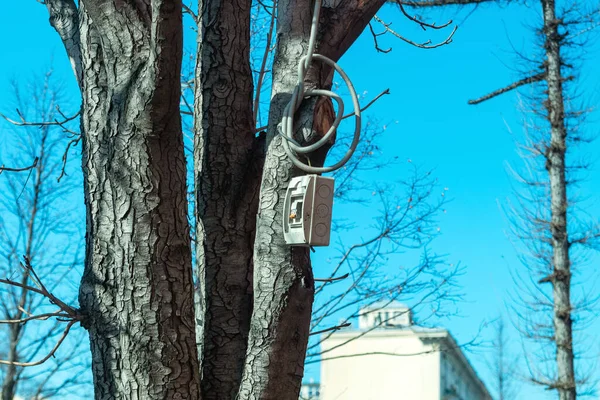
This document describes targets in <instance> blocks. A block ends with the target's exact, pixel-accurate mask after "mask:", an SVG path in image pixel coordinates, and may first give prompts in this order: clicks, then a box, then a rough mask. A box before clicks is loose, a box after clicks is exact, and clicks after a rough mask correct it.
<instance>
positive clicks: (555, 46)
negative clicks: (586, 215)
mask: <svg viewBox="0 0 600 400" xmlns="http://www.w3.org/2000/svg"><path fill="white" fill-rule="evenodd" d="M542 10H543V17H544V27H543V32H544V35H545V37H546V42H545V44H544V49H545V51H546V63H545V67H546V82H547V84H548V98H547V101H546V102H545V107H546V110H547V112H548V115H547V118H548V121H549V122H550V146H549V147H548V149H547V155H546V159H547V163H546V169H547V170H548V175H549V177H550V204H551V221H550V233H551V235H552V252H553V254H552V261H553V263H552V264H553V268H554V269H553V273H552V275H551V277H550V279H549V281H550V282H551V283H552V286H553V297H554V318H553V319H554V336H555V337H554V340H555V342H556V363H557V373H558V377H557V383H556V389H557V391H558V394H559V398H560V400H574V399H575V398H576V396H577V391H576V385H575V368H574V358H573V332H572V320H571V311H572V306H571V261H570V258H569V247H570V246H569V236H568V234H567V207H568V203H567V183H566V179H565V170H566V167H565V153H566V149H567V145H566V138H567V129H566V126H565V109H564V98H563V88H562V83H563V76H562V73H561V67H562V60H561V55H560V48H561V40H562V38H561V36H560V34H559V32H558V26H559V23H560V21H559V20H558V19H557V18H556V10H555V3H554V0H542Z"/></svg>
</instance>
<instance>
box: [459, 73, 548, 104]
mask: <svg viewBox="0 0 600 400" xmlns="http://www.w3.org/2000/svg"><path fill="white" fill-rule="evenodd" d="M545 77H546V73H545V72H541V73H539V74H536V75H533V76H528V77H527V78H523V79H521V80H518V81H516V82H515V83H512V84H510V85H508V86H506V87H503V88H502V89H498V90H495V91H493V92H492V93H490V94H486V95H485V96H482V97H480V98H478V99H474V100H469V104H479V103H482V102H484V101H486V100H489V99H491V98H494V97H496V96H500V95H501V94H504V93H506V92H510V91H511V90H514V89H516V88H518V87H521V86H524V85H529V84H530V83H535V82H539V81H543V80H544V79H545Z"/></svg>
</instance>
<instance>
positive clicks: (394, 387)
mask: <svg viewBox="0 0 600 400" xmlns="http://www.w3.org/2000/svg"><path fill="white" fill-rule="evenodd" d="M321 347H322V352H323V354H322V359H323V361H322V362H321V383H320V388H317V387H316V386H315V384H310V385H305V387H304V388H303V390H304V391H305V394H306V395H309V393H310V397H309V396H307V397H306V398H309V399H311V400H317V399H318V400H391V399H402V400H491V396H490V394H489V392H488V391H487V389H486V388H485V386H484V384H483V383H482V382H481V380H480V379H479V378H478V376H477V374H476V373H475V371H474V370H473V367H471V365H470V364H469V362H468V360H467V359H466V358H465V356H464V355H463V353H462V351H461V349H460V347H459V346H458V345H457V343H456V341H455V340H454V339H453V338H452V336H451V335H450V334H449V333H448V331H446V330H444V329H425V328H419V327H417V326H413V325H412V321H411V315H410V310H409V309H408V308H407V307H406V306H404V305H403V304H401V303H398V302H380V303H376V304H373V305H371V306H369V307H365V308H363V309H361V312H360V316H359V326H358V329H352V330H344V331H339V332H335V333H326V334H324V340H323V342H322V345H321ZM317 396H318V397H317Z"/></svg>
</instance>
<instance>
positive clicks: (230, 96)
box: [49, 0, 385, 400]
mask: <svg viewBox="0 0 600 400" xmlns="http://www.w3.org/2000/svg"><path fill="white" fill-rule="evenodd" d="M49 1H50V2H51V3H53V4H54V5H58V6H57V7H50V6H49V10H50V11H51V12H52V10H54V11H55V12H63V13H64V15H65V16H70V18H75V17H76V14H74V13H72V12H70V11H72V10H73V7H71V3H72V2H71V1H70V0H49ZM67 3H68V4H67ZM310 3H311V2H306V1H303V0H302V1H301V0H281V1H280V2H279V9H278V16H279V17H278V45H277V52H276V56H275V62H274V71H273V76H274V78H273V93H272V101H271V112H270V117H269V121H270V124H269V130H268V136H267V143H265V142H264V138H263V137H262V136H260V135H259V136H257V137H256V136H255V134H254V127H253V126H252V94H253V88H252V74H251V70H250V67H249V48H250V38H249V20H250V5H251V3H250V1H249V0H236V1H235V2H233V4H232V3H231V2H225V1H219V0H212V1H210V0H206V1H200V2H199V6H200V7H199V14H200V15H199V32H200V43H199V46H198V52H199V53H198V65H197V68H196V85H195V87H196V89H195V90H196V92H195V98H196V104H195V112H194V114H195V134H196V137H195V158H196V159H195V168H196V171H195V182H196V199H197V205H198V215H197V217H198V218H197V221H198V230H197V233H198V244H197V251H198V253H197V254H198V266H199V268H198V270H199V288H200V290H199V296H198V297H199V299H200V301H199V305H200V307H199V309H198V310H197V313H196V319H197V321H198V325H199V326H198V331H197V332H194V329H195V328H194V318H193V305H192V278H191V266H190V243H189V235H188V234H189V229H188V226H187V219H186V211H187V204H186V199H185V160H184V153H183V144H182V136H181V125H180V116H179V107H178V103H179V96H180V86H179V72H180V65H181V30H182V23H181V2H180V1H169V0H153V1H151V2H139V1H107V0H105V1H100V2H97V1H91V0H90V1H82V3H81V5H80V8H79V18H80V21H79V24H76V25H75V26H77V25H78V26H79V27H80V28H79V31H78V32H77V34H78V35H80V42H81V45H80V49H81V60H82V64H81V66H80V68H81V71H82V72H81V86H82V95H83V106H82V107H83V109H82V131H83V150H84V154H83V168H84V171H85V191H86V204H87V209H88V223H87V226H88V234H87V260H86V269H85V273H84V277H83V281H82V286H81V291H80V303H81V306H82V312H84V313H86V315H87V319H86V321H85V324H86V327H87V329H88V330H89V332H90V341H91V346H92V355H93V372H94V379H95V386H96V398H98V399H104V398H148V399H151V398H198V397H199V396H200V392H201V393H202V394H203V395H204V396H205V397H206V398H219V399H230V398H233V397H234V396H236V394H237V397H238V398H240V399H259V398H260V399H277V400H287V399H294V400H295V399H297V398H298V393H299V390H300V384H301V379H302V375H303V361H304V356H305V350H306V345H307V341H308V333H309V327H310V314H311V307H312V300H313V295H314V285H313V279H312V271H311V267H310V259H309V254H308V251H307V249H304V248H291V247H289V246H287V245H286V244H285V243H284V241H283V236H282V227H281V222H282V205H283V197H284V194H285V190H286V187H287V184H288V182H289V179H290V178H291V177H292V176H295V175H298V174H299V173H300V171H299V170H297V169H295V168H293V167H292V163H291V162H290V161H289V160H288V158H287V157H286V156H285V153H284V152H283V149H282V147H281V137H280V136H278V135H277V134H276V132H277V124H278V122H279V121H280V119H281V115H282V111H283V109H284V107H285V105H286V103H287V102H288V101H289V98H290V94H291V92H292V90H293V87H294V86H295V83H296V77H295V74H296V71H297V65H298V62H299V59H300V57H302V56H303V55H304V54H305V53H306V50H307V43H308V38H309V32H310V21H311V17H312V12H313V10H312V9H313V5H312V4H310ZM338 3H339V4H338ZM384 3H385V1H384V0H349V1H344V2H339V1H326V2H324V9H323V13H322V18H321V28H320V31H319V44H318V46H317V51H318V52H320V53H322V54H324V55H326V56H328V57H330V58H332V59H334V60H338V59H339V58H340V57H341V56H342V55H343V54H344V52H345V51H346V50H347V49H348V47H349V46H350V45H351V44H352V43H353V42H354V40H355V39H356V38H357V37H358V36H359V35H360V33H361V32H362V31H363V29H364V28H365V26H366V25H367V24H368V22H369V20H370V19H371V18H372V17H373V15H374V14H375V12H376V11H377V10H378V9H379V8H380V7H381V6H382V5H383V4H384ZM65 4H66V6H65ZM57 10H58V11H57ZM53 21H54V26H55V28H56V29H57V30H58V31H59V33H61V29H62V31H63V32H62V33H61V37H63V36H64V31H68V30H69V29H68V28H69V27H72V26H74V25H72V24H69V23H57V21H61V20H59V19H54V20H53ZM71 22H72V21H71ZM70 32H71V34H74V30H71V31H70ZM67 36H68V35H67ZM63 40H65V39H64V38H63ZM70 43H71V42H68V43H67V42H65V47H66V48H67V51H69V49H70V48H71V46H70V45H69V44H70ZM71 54H72V52H69V55H71ZM76 67H77V63H75V67H74V68H75V71H76V73H77V68H76ZM331 80H332V71H331V70H330V69H329V68H325V67H323V66H321V65H316V66H312V67H311V68H310V70H309V73H308V76H307V78H306V83H307V87H320V88H329V87H331ZM332 120H333V107H332V105H331V103H330V101H329V100H323V99H311V100H308V101H306V104H305V105H303V106H302V108H301V110H299V115H298V123H297V125H298V126H299V132H300V135H299V137H298V139H299V140H300V141H302V142H305V143H306V142H311V141H314V140H315V139H316V138H318V137H319V135H322V134H323V133H324V132H325V131H326V130H327V129H328V127H329V125H330V124H331V121H332ZM264 154H266V155H264ZM325 154H326V152H325V151H324V152H321V153H319V154H316V155H314V156H313V159H312V163H313V165H322V164H323V161H324V158H325ZM263 159H264V160H265V161H264V165H265V167H264V168H263ZM261 177H262V182H261V179H260V178H261ZM259 182H261V183H260V185H259ZM259 188H260V200H259ZM259 204H260V206H259ZM257 210H258V215H256V214H257ZM255 218H256V220H255ZM255 235H256V240H255V239H254V236H255ZM253 266H254V270H253ZM251 313H252V314H251ZM195 334H196V335H197V339H198V341H199V342H200V343H199V348H200V357H198V354H197V352H196V343H195V339H196V338H195V336H194V335H195ZM198 359H200V360H201V364H202V365H201V371H202V373H201V375H202V383H201V384H200V383H199V380H200V379H199V377H200V374H199V373H198V371H200V369H199V368H200V366H199V365H198Z"/></svg>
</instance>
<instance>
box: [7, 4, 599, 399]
mask: <svg viewBox="0 0 600 400" xmlns="http://www.w3.org/2000/svg"><path fill="white" fill-rule="evenodd" d="M535 4H536V6H531V7H528V6H523V5H520V6H510V7H498V6H495V5H487V6H481V7H478V8H477V9H476V10H475V11H474V12H473V13H470V11H472V10H471V9H469V10H462V11H457V10H456V9H446V10H441V11H435V12H424V13H423V14H424V15H427V16H428V18H430V19H431V20H435V21H437V22H438V23H443V22H446V21H447V20H448V19H453V20H454V24H453V25H455V24H458V30H457V32H456V34H455V36H454V40H453V42H452V43H451V44H450V45H448V46H444V47H441V48H438V49H435V50H423V49H417V48H414V47H411V46H409V45H407V44H405V43H403V42H401V41H399V40H397V39H393V38H391V37H384V38H382V39H381V40H382V41H381V43H380V45H381V47H390V46H391V47H392V49H393V50H392V51H391V52H390V53H388V54H382V53H377V52H376V51H375V49H374V47H373V40H372V37H371V35H370V34H369V33H368V31H367V32H366V33H365V34H363V35H362V36H361V38H359V40H358V41H357V42H356V43H355V44H354V46H353V47H352V48H351V49H350V50H349V52H348V53H347V54H346V55H345V56H344V58H343V59H342V60H341V65H342V66H343V68H344V69H345V70H346V72H347V73H348V75H349V76H350V77H351V78H352V80H353V82H354V85H355V87H356V88H357V90H358V91H359V92H365V91H367V92H368V94H367V95H366V98H370V97H372V96H375V95H376V94H377V93H379V92H381V91H382V90H384V89H386V88H390V90H391V95H390V96H386V97H385V98H383V99H381V100H380V101H379V102H377V103H376V104H375V105H373V106H372V107H371V108H370V109H369V110H368V112H367V114H368V115H370V116H372V117H374V118H377V119H378V120H379V121H380V122H381V123H382V124H385V125H386V133H385V135H384V136H383V139H382V142H381V143H380V147H381V149H382V150H383V154H384V155H383V156H384V157H398V160H400V161H399V163H398V165H395V166H394V167H390V168H388V169H386V170H384V171H381V172H379V173H377V174H375V173H373V175H366V176H365V178H366V179H369V180H373V181H381V182H391V181H393V180H395V179H397V178H399V177H402V176H405V175H406V174H407V171H408V169H409V166H408V165H407V161H406V160H409V159H410V160H411V162H412V163H414V164H418V165H420V166H422V167H424V168H428V169H429V168H431V169H434V175H435V176H436V177H437V178H438V179H439V183H440V187H442V188H443V187H447V188H448V191H447V193H448V196H449V197H450V198H451V199H452V201H451V202H450V203H449V204H447V206H446V207H445V208H446V209H447V213H445V214H443V216H442V218H441V219H440V225H439V227H440V232H441V236H440V237H439V238H438V239H436V241H435V242H434V244H433V245H432V249H433V250H434V251H435V252H437V253H440V254H447V255H448V259H449V260H451V261H452V262H460V263H461V264H462V265H463V266H464V267H465V274H464V275H463V276H462V277H461V278H460V284H461V290H462V292H463V293H464V294H465V297H464V301H463V302H461V303H460V304H459V308H460V315H461V316H460V317H456V318H452V319H446V320H442V321H439V323H440V324H442V325H443V326H444V327H446V328H448V329H449V330H450V331H451V332H452V333H453V334H454V335H455V336H456V337H457V339H458V341H459V342H461V341H463V342H464V341H468V340H470V339H471V338H472V337H473V335H475V334H476V333H477V331H478V330H479V327H480V326H481V324H482V323H483V322H484V321H491V320H492V319H494V318H496V317H497V316H498V315H499V314H500V313H503V314H505V315H506V314H507V308H506V304H507V303H508V304H510V302H511V296H510V291H511V288H512V287H513V281H512V278H511V271H515V270H519V269H520V268H521V265H520V263H519V261H518V259H517V252H516V250H515V248H514V247H513V245H512V244H511V242H510V240H509V239H508V238H507V234H506V231H507V229H508V228H509V224H508V221H507V219H506V216H505V214H504V213H503V211H502V209H501V206H502V205H503V204H506V202H507V199H508V198H510V197H511V196H512V193H513V186H514V180H513V179H512V178H511V176H510V175H509V174H508V173H507V164H511V165H513V166H517V167H519V166H520V165H521V164H520V162H519V159H518V156H517V153H516V146H515V141H516V140H519V139H521V138H522V134H523V118H524V115H523V113H522V112H521V111H520V110H519V107H518V104H519V97H518V94H517V92H513V93H509V94H506V95H503V96H501V97H498V98H496V99H493V100H491V101H489V102H486V103H484V104H481V105H478V106H470V105H468V104H467V100H468V99H471V98H475V97H478V96H480V95H483V94H485V93H487V92H489V91H492V90H494V89H497V88H500V87H503V86H505V85H507V84H509V83H511V82H513V81H514V80H516V79H519V78H520V77H521V75H519V74H518V73H517V72H515V71H514V70H513V69H512V68H513V67H515V66H517V64H518V59H517V57H516V56H515V55H514V52H513V46H514V48H516V49H517V50H519V51H523V52H524V53H526V54H530V53H531V49H532V43H533V41H532V39H533V38H534V34H533V33H532V31H531V29H530V28H529V26H537V25H538V24H539V21H540V16H539V10H538V8H537V3H535ZM379 16H380V17H381V18H383V19H384V20H385V21H387V22H392V21H393V25H392V28H393V29H395V30H396V31H398V32H400V33H402V34H404V35H406V36H407V37H410V38H411V39H413V40H415V41H425V40H427V39H429V38H431V39H432V40H434V41H435V40H436V39H437V40H440V39H442V40H443V38H444V35H446V34H447V33H448V32H449V31H448V30H442V31H441V32H431V31H427V32H423V31H422V30H420V28H418V27H417V26H415V25H414V24H412V23H411V22H410V21H408V20H407V19H406V18H405V17H403V16H402V15H401V14H400V13H399V11H398V10H397V9H396V8H394V7H391V6H390V7H385V8H384V9H383V10H382V11H381V12H380V13H379ZM375 27H376V29H377V30H379V27H377V25H376V24H375ZM388 36H389V35H388ZM0 37H3V38H5V40H4V41H3V44H2V62H1V63H0V111H2V112H10V111H11V110H10V109H9V108H8V109H7V104H8V105H9V101H10V90H9V85H8V84H9V81H10V79H13V78H15V79H30V77H31V76H32V74H36V73H41V72H43V71H44V70H45V68H47V67H48V66H49V65H52V67H53V68H54V70H55V76H57V77H58V79H59V80H60V81H62V82H63V83H64V85H65V86H66V91H67V93H72V94H73V98H74V99H76V98H77V96H78V94H77V91H76V85H75V80H74V77H73V74H72V72H71V70H70V66H69V63H68V61H67V58H66V57H65V55H64V54H63V48H62V44H61V43H60V40H59V39H58V36H57V35H56V34H55V32H54V31H53V30H52V28H51V27H50V25H49V23H48V17H47V12H46V9H45V7H44V6H42V5H40V4H39V3H37V2H35V1H34V0H26V1H15V2H7V4H6V5H4V8H3V13H2V15H1V16H0ZM187 47H188V48H190V49H193V47H194V45H193V38H189V39H188V44H187ZM598 50H599V49H598V46H597V44H594V43H593V45H592V46H590V48H589V49H588V50H587V55H586V58H585V60H584V61H585V62H584V63H583V68H582V70H581V73H580V79H579V81H578V82H579V83H580V86H579V87H580V88H581V90H582V92H583V95H584V97H585V100H586V104H587V105H588V106H591V107H595V106H597V105H598V101H599V97H598V93H600V90H599V89H600V79H599V78H598V74H597V73H596V74H594V72H593V68H594V66H597V65H599V64H600V53H599V52H598ZM526 90H527V89H525V90H524V91H523V92H524V93H526ZM74 103H76V102H75V101H74ZM597 121H598V118H597V114H595V113H592V114H591V118H590V121H589V122H588V124H587V125H586V127H585V129H586V130H588V131H589V132H592V133H593V132H596V131H598V128H599V127H600V125H599V124H598V122H597ZM0 126H2V125H0ZM599 146H600V145H599V144H598V142H595V143H592V144H589V145H586V146H585V147H583V148H582V149H581V150H580V154H586V155H589V156H590V157H591V159H592V161H597V156H595V154H600V152H599V150H600V147H599ZM2 151H4V150H2ZM599 167H600V166H599V164H598V162H595V163H594V164H593V165H592V168H591V169H590V171H589V174H588V181H587V182H586V183H585V184H583V185H582V186H581V188H580V189H579V190H580V191H581V193H582V194H585V195H587V196H589V197H590V198H591V201H590V202H589V203H587V206H588V207H589V213H590V214H591V216H592V217H595V216H597V215H598V212H599V211H600V210H599V209H598V207H597V206H596V205H595V204H597V201H596V200H597V198H598V190H597V188H598V187H599V184H600V174H598V172H599V169H598V168H599ZM355 207H357V208H356V209H353V208H352V207H351V206H344V207H340V211H339V212H338V211H336V214H335V217H339V218H348V217H351V218H354V217H353V216H355V215H359V217H358V218H357V219H356V222H357V223H363V224H369V223H370V222H369V218H370V217H371V216H372V213H369V211H368V210H364V209H359V208H358V207H359V206H355ZM341 212H343V214H340V213H341ZM358 234H359V233H357V235H358ZM326 258H327V251H321V252H320V253H318V254H317V255H316V257H315V259H314V260H315V263H322V262H325V259H326ZM593 261H594V259H592V262H590V263H588V265H586V266H585V269H584V270H583V273H582V274H583V278H584V280H588V281H590V282H592V284H593V281H594V280H595V279H594V275H593V269H594V266H595V264H594V263H593ZM589 289H592V288H591V287H590V288H589ZM599 327H600V325H599V324H598V323H594V324H592V325H591V326H590V327H588V328H587V330H586V331H585V332H584V334H586V335H588V336H590V337H592V336H593V332H594V330H596V329H598V328H599ZM491 334H492V331H491V329H489V328H486V329H484V330H483V331H482V333H481V337H482V341H484V342H485V341H486V340H489V339H490V335H491ZM510 334H511V335H512V336H511V340H512V341H513V343H514V346H513V349H512V350H513V351H514V352H515V353H516V354H518V353H519V352H520V351H521V350H520V345H519V342H518V341H519V338H518V336H517V334H516V332H515V331H514V329H511V332H510ZM586 343H587V342H586ZM599 350H600V349H599V348H598V345H597V344H594V343H593V341H592V342H591V344H590V345H589V346H588V345H587V344H586V355H587V356H589V357H591V358H596V357H598V355H600V351H599ZM486 351H487V350H486V349H485V348H482V349H479V350H476V351H475V352H473V353H470V354H468V356H469V358H470V359H471V360H472V361H473V364H474V365H475V367H476V369H477V370H478V372H479V374H480V375H481V376H482V377H483V378H484V380H488V379H489V372H488V370H487V366H486V364H485V362H484V359H485V357H487V353H486ZM317 373H318V370H317V367H310V368H308V370H307V376H313V377H316V376H317ZM555 397H556V396H555V394H552V393H547V392H545V391H543V390H539V389H536V388H534V387H531V386H530V385H528V384H527V383H523V384H522V385H521V393H520V396H519V398H524V399H532V400H537V399H546V398H555Z"/></svg>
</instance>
